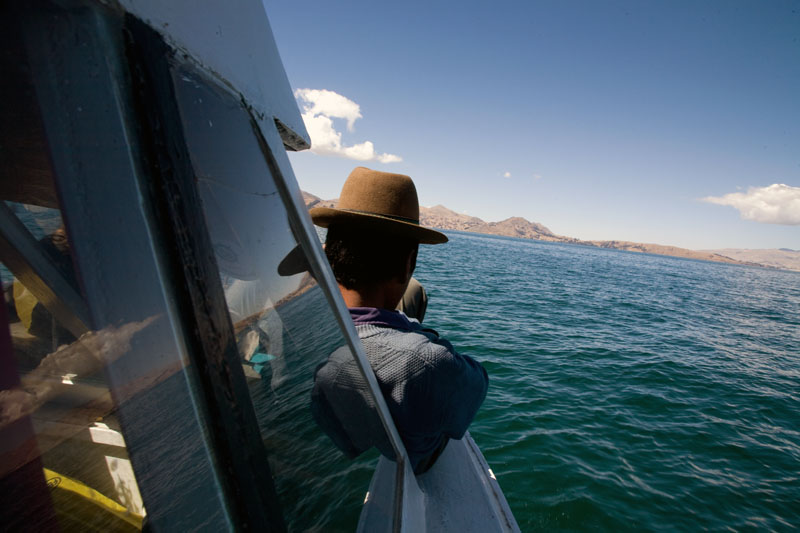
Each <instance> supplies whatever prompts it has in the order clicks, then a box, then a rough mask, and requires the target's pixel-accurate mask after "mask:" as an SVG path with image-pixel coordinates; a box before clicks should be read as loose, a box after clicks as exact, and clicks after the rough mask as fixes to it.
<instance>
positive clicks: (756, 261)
mask: <svg viewBox="0 0 800 533" xmlns="http://www.w3.org/2000/svg"><path fill="white" fill-rule="evenodd" d="M303 199H304V200H305V203H306V207H308V208H311V207H335V206H336V200H322V199H320V198H319V197H317V196H314V195H313V194H309V193H307V192H303ZM420 223H421V224H422V225H423V226H428V227H431V228H438V229H444V230H457V231H468V232H471V233H483V234H488V235H501V236H504V237H519V238H523V239H534V240H538V241H547V242H564V243H569V244H581V245H584V246H595V247H598V248H609V249H612V250H626V251H629V252H643V253H648V254H657V255H668V256H672V257H686V258H689V259H700V260H703V261H715V262H718V263H730V264H737V265H750V266H760V267H767V268H779V269H782V270H795V271H798V272H800V250H790V249H788V248H781V249H778V250H741V249H724V250H688V249H686V248H678V247H676V246H665V245H662V244H645V243H638V242H628V241H584V240H581V239H576V238H574V237H565V236H563V235H556V234H555V233H553V232H552V231H550V230H549V229H548V228H547V227H546V226H544V225H542V224H539V223H538V222H530V221H528V220H526V219H524V218H522V217H511V218H507V219H505V220H501V221H500V222H485V221H483V220H481V219H480V218H478V217H472V216H469V215H464V214H461V213H456V212H455V211H453V210H451V209H448V208H446V207H444V206H443V205H437V206H434V207H422V206H420Z"/></svg>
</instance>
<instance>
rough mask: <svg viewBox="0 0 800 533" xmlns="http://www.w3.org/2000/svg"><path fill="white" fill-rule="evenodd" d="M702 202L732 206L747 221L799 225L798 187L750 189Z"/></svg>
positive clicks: (799, 198)
mask: <svg viewBox="0 0 800 533" xmlns="http://www.w3.org/2000/svg"><path fill="white" fill-rule="evenodd" d="M702 200H703V201H704V202H708V203H711V204H717V205H729V206H731V207H735V208H736V209H738V210H739V213H740V214H741V216H742V218H744V219H746V220H753V221H755V222H763V223H765V224H785V225H788V226H797V225H800V187H792V186H790V185H784V184H782V183H775V184H773V185H770V186H768V187H750V188H749V189H747V192H732V193H730V194H726V195H724V196H708V197H706V198H702Z"/></svg>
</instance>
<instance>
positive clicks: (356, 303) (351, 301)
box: [339, 282, 405, 309]
mask: <svg viewBox="0 0 800 533" xmlns="http://www.w3.org/2000/svg"><path fill="white" fill-rule="evenodd" d="M339 291H340V292H341V293H342V298H344V303H345V304H346V305H347V307H377V308H378V309H395V308H396V307H397V304H398V303H400V298H402V297H403V292H405V286H402V285H401V284H400V283H397V282H389V283H382V284H379V285H376V286H374V287H371V288H369V289H368V290H355V289H348V288H346V287H344V286H343V285H341V284H339Z"/></svg>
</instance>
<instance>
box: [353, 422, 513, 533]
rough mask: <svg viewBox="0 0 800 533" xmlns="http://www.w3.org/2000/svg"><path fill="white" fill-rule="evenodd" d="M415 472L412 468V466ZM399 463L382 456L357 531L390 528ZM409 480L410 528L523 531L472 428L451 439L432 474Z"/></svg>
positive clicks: (406, 518) (407, 510)
mask: <svg viewBox="0 0 800 533" xmlns="http://www.w3.org/2000/svg"><path fill="white" fill-rule="evenodd" d="M406 470H407V472H410V469H408V468H407V469H406ZM395 471H396V465H395V463H394V462H392V461H390V460H389V459H387V458H385V457H383V456H381V457H380V459H379V460H378V466H377V467H376V469H375V473H374V474H373V477H372V481H371V482H370V486H369V492H368V493H367V496H366V498H365V500H364V507H363V509H362V511H361V517H360V519H359V523H358V528H357V531H359V532H374V531H390V530H391V521H390V520H387V517H388V516H391V515H390V514H389V512H390V510H391V509H392V504H393V502H392V501H391V495H392V494H394V491H393V490H392V489H393V487H394V485H395ZM407 478H410V479H406V480H404V481H405V483H404V485H405V490H404V494H403V515H404V516H403V523H402V524H403V527H402V530H404V531H414V532H422V531H431V532H433V531H436V532H439V531H481V532H495V531H496V532H519V531H520V529H519V525H518V524H517V521H516V520H515V519H514V515H513V513H512V512H511V509H510V508H509V506H508V502H507V501H506V498H505V496H504V495H503V491H502V489H501V488H500V484H499V483H498V482H497V478H496V477H495V475H494V473H493V472H492V469H491V468H490V467H489V465H488V463H487V462H486V459H485V458H484V457H483V454H482V453H481V451H480V448H478V445H477V444H475V441H474V440H473V439H472V436H471V435H470V434H469V432H467V433H466V434H465V435H464V437H463V438H462V439H460V440H453V439H451V440H450V442H448V444H447V447H446V448H445V450H444V452H442V455H441V456H440V457H439V459H438V460H437V461H436V463H435V464H434V465H433V467H432V468H431V469H430V470H429V471H428V472H426V473H424V474H421V475H419V476H414V475H413V474H410V475H408V476H407Z"/></svg>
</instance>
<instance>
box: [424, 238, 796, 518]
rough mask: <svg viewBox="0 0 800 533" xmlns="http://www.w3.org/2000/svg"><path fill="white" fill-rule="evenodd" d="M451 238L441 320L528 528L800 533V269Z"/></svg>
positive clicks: (478, 434) (436, 270) (440, 281)
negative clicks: (468, 373) (467, 362)
mask: <svg viewBox="0 0 800 533" xmlns="http://www.w3.org/2000/svg"><path fill="white" fill-rule="evenodd" d="M448 235H449V236H450V238H451V242H450V243H449V244H447V245H443V246H423V247H421V250H420V258H419V265H418V270H417V273H416V274H415V276H416V277H417V278H418V279H419V280H420V281H422V282H423V284H424V285H425V286H426V288H427V289H428V292H429V296H430V305H429V307H428V314H427V316H426V319H425V322H426V323H427V324H429V325H430V326H431V327H434V328H435V329H437V330H438V331H439V332H440V333H441V334H442V335H443V336H445V337H447V338H449V339H450V340H451V341H452V342H453V344H454V345H455V346H456V347H457V348H458V349H459V350H460V351H462V352H464V353H467V354H470V355H472V356H474V357H475V358H476V359H478V360H480V361H481V362H482V363H483V364H484V366H485V367H486V368H487V370H488V371H489V375H490V380H491V381H490V388H489V395H488V397H487V400H486V402H485V404H484V405H483V407H482V408H481V411H480V412H479V414H478V416H477V418H476V420H475V422H474V423H473V424H472V427H471V429H470V431H471V432H472V435H473V437H474V438H475V440H476V442H477V443H478V444H479V446H481V448H482V450H483V452H484V454H485V456H486V459H487V460H488V462H489V464H490V465H491V466H492V468H493V469H494V471H495V473H496V474H497V476H498V479H499V481H500V484H501V486H502V487H503V490H504V491H505V494H506V497H507V498H508V501H509V504H510V505H511V508H512V510H513V511H514V514H515V516H516V518H517V520H518V522H519V524H520V527H521V528H522V530H523V531H530V530H536V529H556V528H558V529H561V530H574V531H587V530H596V529H602V530H613V531H620V530H635V531H641V530H649V531H674V530H701V529H710V530H737V531H738V530H752V529H768V530H789V529H794V528H797V527H798V526H800V273H794V272H781V271H773V270H767V269H760V268H748V267H735V266H729V265H723V264H716V263H708V262H701V261H693V260H686V259H677V258H669V257H661V256H653V255H645V254H637V253H629V252H620V251H613V250H602V249H595V248H588V247H581V246H574V245H561V244H550V243H541V242H535V241H527V240H520V239H509V238H501V237H489V236H478V235H472V234H464V233H455V232H452V233H448Z"/></svg>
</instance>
